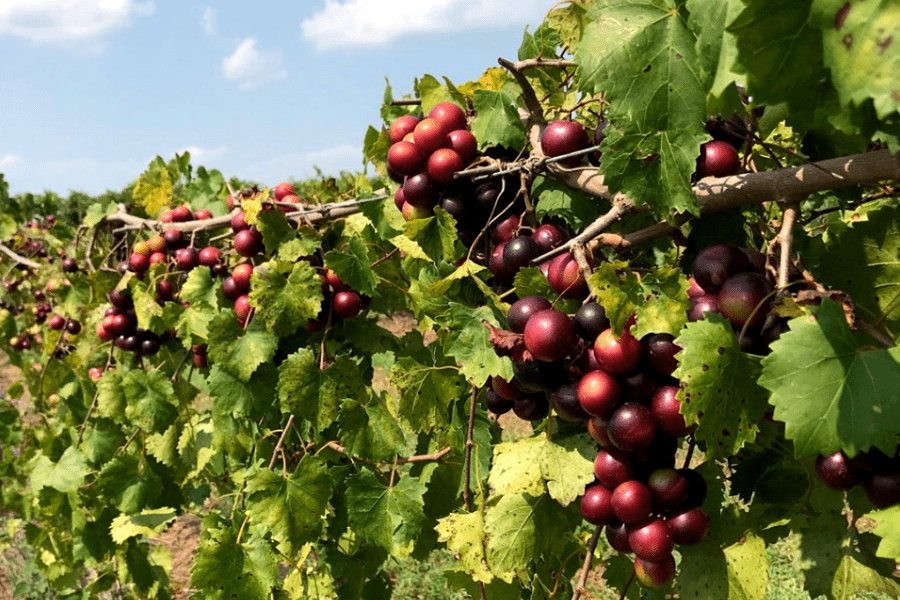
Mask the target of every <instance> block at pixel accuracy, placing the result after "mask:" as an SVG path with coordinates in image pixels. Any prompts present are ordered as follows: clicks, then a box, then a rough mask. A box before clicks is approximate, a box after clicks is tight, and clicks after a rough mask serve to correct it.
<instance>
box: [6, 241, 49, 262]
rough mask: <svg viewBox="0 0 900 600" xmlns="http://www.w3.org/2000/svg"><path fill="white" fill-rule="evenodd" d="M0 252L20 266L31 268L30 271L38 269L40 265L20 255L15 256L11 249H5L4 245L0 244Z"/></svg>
mask: <svg viewBox="0 0 900 600" xmlns="http://www.w3.org/2000/svg"><path fill="white" fill-rule="evenodd" d="M0 252H3V253H4V254H6V255H7V256H9V257H10V258H11V259H13V260H14V261H16V262H17V263H19V264H20V265H25V266H26V267H31V268H32V269H40V268H41V265H40V264H39V263H36V262H34V261H33V260H31V259H28V258H25V257H24V256H22V255H21V254H17V253H15V252H13V251H12V250H11V249H9V248H7V247H6V245H5V244H3V243H2V242H0Z"/></svg>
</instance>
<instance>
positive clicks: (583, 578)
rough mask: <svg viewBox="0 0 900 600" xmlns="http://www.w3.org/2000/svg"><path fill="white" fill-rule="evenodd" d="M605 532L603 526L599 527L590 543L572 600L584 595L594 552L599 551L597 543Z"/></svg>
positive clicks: (596, 528) (595, 529)
mask: <svg viewBox="0 0 900 600" xmlns="http://www.w3.org/2000/svg"><path fill="white" fill-rule="evenodd" d="M601 531H603V525H597V526H596V527H595V528H594V533H593V534H592V535H591V540H590V541H589V542H588V548H587V552H586V553H585V555H584V563H582V565H581V570H580V571H579V572H578V581H576V582H575V590H574V591H573V592H572V600H578V599H579V598H581V595H582V594H583V593H584V585H585V583H587V578H588V574H589V573H590V572H591V562H592V561H593V560H594V552H595V551H596V550H597V542H598V541H600V532H601Z"/></svg>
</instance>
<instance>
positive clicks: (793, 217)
mask: <svg viewBox="0 0 900 600" xmlns="http://www.w3.org/2000/svg"><path fill="white" fill-rule="evenodd" d="M798 206H799V203H798V202H796V201H795V202H791V203H790V204H789V205H787V207H785V209H784V214H783V215H782V219H781V230H780V231H779V232H778V235H777V236H776V237H775V239H776V240H777V242H778V250H779V259H780V260H779V262H778V288H779V289H782V290H784V289H787V285H788V276H789V273H790V268H791V251H792V249H793V246H794V224H795V223H796V222H797V212H798Z"/></svg>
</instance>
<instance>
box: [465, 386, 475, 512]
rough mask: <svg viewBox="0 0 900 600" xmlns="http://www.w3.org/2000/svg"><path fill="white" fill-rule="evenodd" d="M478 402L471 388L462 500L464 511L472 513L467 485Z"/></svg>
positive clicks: (470, 467) (470, 468)
mask: <svg viewBox="0 0 900 600" xmlns="http://www.w3.org/2000/svg"><path fill="white" fill-rule="evenodd" d="M477 401H478V388H476V387H475V386H474V385H473V386H472V400H471V402H470V403H469V424H468V428H467V429H466V463H465V469H464V473H465V478H466V486H465V487H464V488H463V500H464V501H465V503H466V511H468V512H472V489H471V487H470V485H469V482H470V481H471V476H472V450H473V449H474V448H475V441H474V439H475V435H474V432H475V403H476V402H477Z"/></svg>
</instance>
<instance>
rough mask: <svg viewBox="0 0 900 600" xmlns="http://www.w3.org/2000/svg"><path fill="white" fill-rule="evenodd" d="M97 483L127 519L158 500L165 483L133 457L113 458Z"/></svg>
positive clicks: (101, 472) (104, 468)
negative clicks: (127, 516)
mask: <svg viewBox="0 0 900 600" xmlns="http://www.w3.org/2000/svg"><path fill="white" fill-rule="evenodd" d="M97 483H98V485H99V486H100V488H101V489H102V490H103V495H104V496H105V497H106V498H108V499H109V500H108V501H109V502H110V503H111V504H112V505H113V506H115V507H116V508H117V509H119V511H120V512H122V513H124V514H126V515H132V514H136V513H139V512H140V511H142V510H144V509H145V508H147V507H148V506H150V505H151V504H153V502H155V501H156V499H157V498H159V495H160V492H161V491H162V481H160V478H159V477H158V476H157V475H156V472H155V471H154V470H153V469H152V468H149V467H145V466H143V465H141V463H140V462H139V461H138V459H137V458H136V457H134V456H130V455H126V456H120V457H117V458H114V459H113V460H111V461H110V462H108V463H107V464H105V465H104V466H103V469H102V470H101V471H100V476H99V477H98V479H97Z"/></svg>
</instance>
